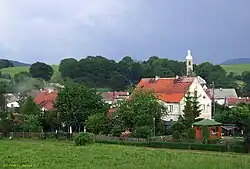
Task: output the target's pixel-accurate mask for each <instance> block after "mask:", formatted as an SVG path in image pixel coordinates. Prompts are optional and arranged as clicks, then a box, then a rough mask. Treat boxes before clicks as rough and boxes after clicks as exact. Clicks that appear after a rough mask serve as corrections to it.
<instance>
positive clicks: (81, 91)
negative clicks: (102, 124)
mask: <svg viewBox="0 0 250 169" xmlns="http://www.w3.org/2000/svg"><path fill="white" fill-rule="evenodd" d="M54 106H55V108H56V109H57V112H58V113H59V117H60V120H61V122H64V123H66V124H69V123H74V124H77V125H79V124H80V123H82V122H85V121H86V120H87V119H88V117H89V116H91V115H93V114H96V113H101V114H107V112H108V107H107V105H106V104H105V103H104V102H103V100H102V97H101V96H100V95H98V94H97V93H96V91H95V90H93V89H90V88H87V87H86V86H84V85H77V84H73V85H72V86H66V87H65V89H63V90H61V91H60V92H59V93H58V96H57V98H56V102H55V104H54Z"/></svg>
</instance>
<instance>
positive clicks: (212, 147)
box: [96, 140, 244, 153]
mask: <svg viewBox="0 0 250 169" xmlns="http://www.w3.org/2000/svg"><path fill="white" fill-rule="evenodd" d="M96 142H97V143H105V144H120V145H130V146H140V147H153V148H169V149H189V150H205V151H218V152H237V153H243V152H244V148H243V146H240V145H234V146H233V147H232V148H230V149H227V146H226V145H224V144H198V143H183V142H126V141H118V140H96Z"/></svg>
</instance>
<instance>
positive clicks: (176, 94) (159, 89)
mask: <svg viewBox="0 0 250 169" xmlns="http://www.w3.org/2000/svg"><path fill="white" fill-rule="evenodd" d="M193 80H194V78H189V77H180V78H178V79H176V78H160V79H158V80H156V81H154V80H153V79H150V78H145V79H141V81H140V82H139V84H138V85H137V87H138V88H141V89H149V90H153V91H154V92H155V94H156V95H157V97H158V98H159V99H160V100H162V101H164V102H167V103H179V102H180V101H181V99H182V98H183V97H184V96H185V94H186V92H187V90H188V89H189V87H190V85H191V84H192V83H193Z"/></svg>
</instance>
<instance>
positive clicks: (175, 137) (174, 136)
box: [172, 130, 181, 140]
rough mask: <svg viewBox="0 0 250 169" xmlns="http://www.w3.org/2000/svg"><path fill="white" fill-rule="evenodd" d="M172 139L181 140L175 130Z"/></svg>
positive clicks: (179, 134)
mask: <svg viewBox="0 0 250 169" xmlns="http://www.w3.org/2000/svg"><path fill="white" fill-rule="evenodd" d="M172 137H173V139H175V140H179V139H180V138H181V133H180V132H179V131H178V130H176V131H174V132H173V135H172Z"/></svg>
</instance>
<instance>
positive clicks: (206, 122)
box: [193, 119, 221, 126]
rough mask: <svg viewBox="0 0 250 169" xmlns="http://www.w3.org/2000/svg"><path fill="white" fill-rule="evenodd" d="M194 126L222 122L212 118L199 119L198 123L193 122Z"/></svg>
mask: <svg viewBox="0 0 250 169" xmlns="http://www.w3.org/2000/svg"><path fill="white" fill-rule="evenodd" d="M193 125H194V126H219V125H221V123H219V122H217V121H214V120H210V119H203V120H201V121H198V122H196V123H193Z"/></svg>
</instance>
